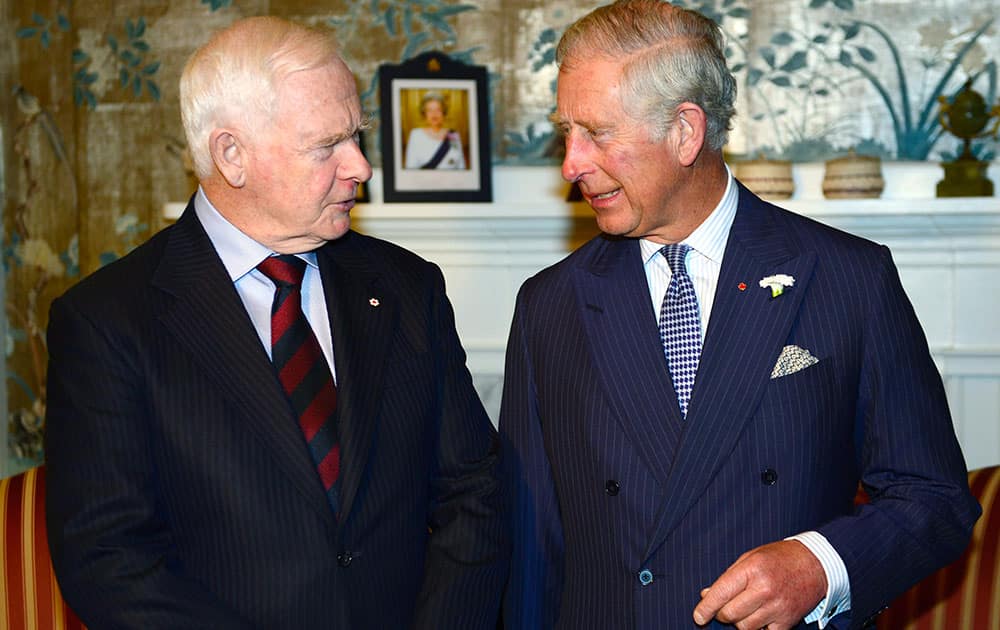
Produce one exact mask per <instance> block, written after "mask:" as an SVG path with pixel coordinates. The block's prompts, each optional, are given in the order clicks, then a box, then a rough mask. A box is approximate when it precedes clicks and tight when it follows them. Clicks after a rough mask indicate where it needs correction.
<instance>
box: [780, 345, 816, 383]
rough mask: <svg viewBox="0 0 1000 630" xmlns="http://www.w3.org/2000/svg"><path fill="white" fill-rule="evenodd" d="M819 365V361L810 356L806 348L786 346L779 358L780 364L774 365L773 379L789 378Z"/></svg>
mask: <svg viewBox="0 0 1000 630" xmlns="http://www.w3.org/2000/svg"><path fill="white" fill-rule="evenodd" d="M817 363H819V359H817V358H816V357H814V356H813V355H812V354H810V353H809V351H808V350H806V349H805V348H800V347H798V346H785V347H784V348H782V349H781V356H780V357H778V362H777V363H775V364H774V369H773V370H771V378H781V377H782V376H788V375H789V374H794V373H796V372H798V371H799V370H804V369H806V368H807V367H809V366H810V365H816V364H817Z"/></svg>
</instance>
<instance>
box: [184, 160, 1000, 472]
mask: <svg viewBox="0 0 1000 630" xmlns="http://www.w3.org/2000/svg"><path fill="white" fill-rule="evenodd" d="M989 172H990V177H991V178H992V179H993V181H994V183H995V188H997V189H998V190H1000V168H998V164H997V163H994V164H993V165H992V166H991V169H990V171H989ZM822 174H823V165H822V164H796V165H793V177H794V180H795V183H796V192H795V194H794V195H793V196H792V198H791V199H787V200H776V201H775V203H777V204H778V205H781V206H784V207H786V208H789V209H790V210H793V211H795V212H799V213H801V214H804V215H806V216H809V217H812V218H814V219H816V220H818V221H821V222H823V223H827V224H829V225H832V226H834V227H837V228H840V229H843V230H846V231H849V232H853V233H855V234H858V235H861V236H864V237H866V238H869V239H872V240H875V241H877V242H881V243H885V244H886V245H888V246H889V247H890V248H891V249H892V252H893V258H894V260H895V261H896V264H897V266H898V268H899V272H900V277H901V279H902V281H903V284H904V286H905V287H906V290H907V292H908V294H909V296H910V300H911V301H912V302H913V305H914V308H915V310H916V312H917V315H918V317H919V318H920V320H921V323H922V324H923V326H924V330H925V332H926V334H927V338H928V341H929V343H930V346H931V353H932V355H933V357H934V360H935V363H936V364H937V366H938V368H939V369H940V370H941V372H942V376H943V379H944V382H945V386H946V388H947V391H948V395H949V404H950V406H951V409H952V414H953V417H954V421H955V427H956V432H957V433H958V435H959V440H960V442H961V443H962V447H963V450H964V451H965V454H966V458H967V462H968V464H969V465H970V466H972V467H976V466H985V465H988V464H994V463H1000V285H998V283H997V277H998V276H1000V269H998V268H1000V198H998V197H996V196H994V197H966V198H949V199H938V198H935V197H934V186H935V185H936V183H937V181H938V180H939V179H940V178H941V174H942V171H941V168H940V166H939V165H937V164H935V163H929V162H910V163H900V162H888V163H883V176H884V178H885V180H886V189H885V191H884V192H883V196H882V198H879V199H838V200H827V199H823V197H822V192H821V184H822ZM368 189H369V193H370V196H371V198H372V201H371V202H370V203H364V204H359V205H358V206H357V207H356V208H355V209H354V211H353V212H352V221H353V225H354V227H355V228H356V229H358V230H360V231H362V232H366V233H369V234H372V235H375V236H379V237H381V238H385V239H388V240H390V241H393V242H395V243H398V244H399V245H401V246H403V247H406V248H408V249H411V250H413V251H415V252H417V253H418V254H420V255H422V256H424V257H425V258H427V259H429V260H432V261H434V262H436V263H437V264H439V265H440V266H441V268H442V271H443V272H444V274H445V278H446V281H447V283H448V295H449V297H450V298H451V301H452V303H453V305H454V307H455V318H456V324H457V326H458V331H459V335H460V336H461V338H462V340H463V344H464V346H465V349H466V353H467V355H468V365H469V369H470V371H471V372H472V373H473V379H474V382H475V384H476V388H477V390H478V391H479V392H480V395H481V396H482V398H483V402H484V404H485V405H486V408H487V411H488V412H489V413H490V417H491V418H493V420H494V421H496V419H497V417H498V412H499V408H500V396H501V392H502V382H503V368H504V364H503V360H504V351H505V347H506V339H507V333H508V329H509V327H510V319H511V316H512V314H513V309H514V300H515V296H516V294H517V290H518V289H519V287H520V285H521V283H522V282H523V281H524V280H525V279H526V278H527V277H529V276H530V275H532V274H534V273H535V272H537V271H538V270H540V269H542V268H543V267H546V266H548V265H550V264H552V263H554V262H556V261H558V260H559V259H561V258H562V257H564V256H565V255H566V254H567V253H569V252H570V251H571V250H572V249H573V248H575V247H576V246H577V245H579V243H580V242H581V241H582V240H583V239H585V238H588V237H589V235H591V234H594V233H596V228H595V226H594V220H593V214H592V213H591V211H590V209H589V208H588V207H587V206H586V204H583V203H567V202H566V201H565V196H566V194H567V191H568V189H569V186H568V185H567V184H566V183H565V182H563V181H562V179H561V178H560V174H559V168H558V167H507V166H495V167H494V168H493V197H494V201H493V202H491V203H411V204H403V203H395V204H384V203H381V200H382V192H381V173H380V172H379V170H378V169H376V171H375V175H374V177H373V179H372V181H371V182H370V183H369V185H368ZM183 206H184V204H183V203H181V204H175V205H170V208H171V211H172V212H177V211H178V210H179V209H183Z"/></svg>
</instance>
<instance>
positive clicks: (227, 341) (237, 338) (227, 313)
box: [153, 204, 333, 524]
mask: <svg viewBox="0 0 1000 630" xmlns="http://www.w3.org/2000/svg"><path fill="white" fill-rule="evenodd" d="M153 283H154V285H156V286H158V287H159V288H161V289H163V290H164V291H167V292H168V293H171V294H173V295H174V296H175V297H176V301H175V302H174V303H173V305H172V306H171V307H170V309H168V310H167V311H166V312H164V313H163V315H162V317H161V321H162V322H163V325H164V326H165V327H166V328H167V330H169V331H170V332H171V333H172V334H173V335H174V338H175V339H176V341H177V343H178V344H179V345H180V346H182V347H184V348H186V349H187V351H188V352H190V353H191V356H193V357H194V358H195V360H196V361H198V362H199V363H200V364H201V367H202V369H203V370H204V371H205V373H206V374H208V375H209V377H210V378H212V380H213V381H214V382H215V383H217V384H218V386H219V390H220V392H221V393H222V395H224V396H225V397H227V398H228V399H230V400H231V401H233V403H234V404H235V406H236V408H237V409H239V410H240V413H241V417H242V418H243V419H244V420H245V422H246V425H247V427H248V428H249V430H250V431H251V432H252V433H253V434H255V435H256V436H257V438H258V439H259V440H260V441H261V442H262V443H263V444H264V445H265V447H266V450H268V451H269V452H271V453H273V454H274V456H275V457H274V459H275V462H276V464H277V466H278V468H279V469H281V470H282V471H283V472H284V473H285V474H286V475H287V476H288V477H289V478H290V479H291V480H292V481H293V482H294V483H295V485H296V486H298V488H299V490H300V491H301V492H302V494H303V496H304V497H305V499H306V500H307V501H308V502H309V503H310V504H311V505H312V506H313V507H314V508H315V509H316V510H317V511H318V512H320V513H321V514H323V515H325V516H326V517H327V518H329V519H330V523H331V524H332V523H333V514H332V512H331V511H330V507H329V504H328V503H327V502H326V498H325V495H324V493H323V488H322V486H321V485H320V482H319V479H318V477H317V475H316V470H315V466H314V464H313V462H312V460H311V458H310V457H309V454H308V451H307V450H306V449H305V447H304V445H303V441H302V434H301V432H300V430H299V428H298V423H297V421H296V419H295V417H294V415H293V413H292V411H291V408H290V406H289V405H288V401H287V400H286V398H285V396H284V393H283V392H282V391H281V388H280V385H279V383H278V380H277V379H276V378H275V375H274V370H273V368H272V367H271V362H270V360H268V357H267V353H266V352H265V351H264V348H263V347H262V346H261V344H260V338H259V337H258V336H257V333H256V331H255V330H254V328H253V324H252V323H251V321H250V317H249V316H248V315H247V313H246V309H245V308H244V306H243V303H242V301H241V300H240V298H239V295H238V294H237V292H236V290H235V288H234V287H233V283H232V281H231V279H230V278H229V275H228V274H227V273H226V270H225V267H224V266H223V265H222V261H221V260H220V259H219V257H218V254H217V253H216V252H215V249H214V247H213V246H212V244H211V241H210V240H209V238H208V235H207V234H206V233H205V231H204V229H203V228H202V226H201V224H200V223H199V222H198V220H197V217H196V215H195V213H194V208H193V206H192V205H191V204H189V205H188V208H187V210H186V211H185V212H184V214H183V215H182V216H181V218H180V219H179V220H178V221H177V223H176V225H175V226H174V229H173V231H172V233H171V235H170V239H169V242H168V244H167V246H166V250H165V252H164V256H163V260H162V262H161V264H160V267H159V268H158V269H157V271H156V274H155V276H154V278H153Z"/></svg>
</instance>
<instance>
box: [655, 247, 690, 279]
mask: <svg viewBox="0 0 1000 630" xmlns="http://www.w3.org/2000/svg"><path fill="white" fill-rule="evenodd" d="M689 251H691V246H690V245H685V244H684V243H671V244H670V245H664V246H663V247H662V248H660V253H661V254H663V257H664V258H666V259H667V264H668V265H670V273H687V267H685V266H684V259H685V258H686V257H687V253H688V252H689Z"/></svg>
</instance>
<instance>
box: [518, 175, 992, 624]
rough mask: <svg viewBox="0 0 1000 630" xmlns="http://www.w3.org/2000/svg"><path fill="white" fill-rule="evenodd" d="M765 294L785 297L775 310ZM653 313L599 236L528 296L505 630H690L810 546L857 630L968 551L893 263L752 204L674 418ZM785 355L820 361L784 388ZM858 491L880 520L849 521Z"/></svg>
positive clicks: (964, 501) (936, 388)
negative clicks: (771, 561)
mask: <svg viewBox="0 0 1000 630" xmlns="http://www.w3.org/2000/svg"><path fill="white" fill-rule="evenodd" d="M775 274H786V275H788V276H791V277H792V278H793V279H794V285H793V286H790V287H787V288H785V290H784V292H783V293H782V294H781V295H779V296H777V297H772V294H771V292H770V291H769V290H767V289H765V288H761V287H760V286H759V282H760V281H761V280H762V279H763V278H766V277H768V276H771V275H775ZM649 298H650V296H649V291H648V288H647V282H646V277H645V274H644V271H643V267H642V261H641V255H640V253H639V244H638V242H637V241H636V240H631V239H620V238H614V237H609V236H607V235H601V236H598V237H597V238H595V239H593V240H592V241H590V242H589V243H587V244H585V245H584V246H582V247H581V248H580V249H579V250H577V251H576V252H574V253H573V254H571V255H570V256H569V257H567V258H566V259H564V260H563V261H561V262H559V263H558V264H556V265H554V266H552V267H550V268H548V269H546V270H543V271H542V272H540V273H539V274H538V275H536V276H534V277H533V278H530V279H529V280H527V281H526V282H525V283H524V285H523V287H522V289H521V291H520V293H519V296H518V300H517V306H516V310H515V314H514V320H513V324H512V327H511V334H510V339H509V343H508V349H507V366H506V372H505V385H504V396H503V404H502V410H501V419H500V431H501V438H502V439H503V440H504V442H505V444H506V445H507V446H509V447H510V448H509V451H510V452H509V457H507V456H505V457H506V461H507V465H506V466H505V469H506V470H507V474H508V479H509V481H510V484H511V486H512V488H513V489H514V514H515V522H514V545H515V546H514V554H513V560H512V571H511V579H510V583H509V584H508V589H507V594H506V599H505V608H504V618H505V621H506V624H507V627H509V628H532V629H538V628H549V627H553V626H556V627H559V628H573V629H583V628H643V629H654V628H656V629H660V628H671V629H675V628H685V627H693V626H694V622H693V620H692V613H693V611H694V608H695V605H696V604H697V603H698V601H699V599H700V596H699V591H700V590H701V589H703V588H705V587H707V586H709V585H711V584H712V582H714V581H715V579H716V578H717V577H718V576H719V575H721V574H722V573H723V571H724V570H725V569H726V568H727V567H728V566H729V565H730V564H732V563H733V562H734V561H735V560H736V559H737V558H738V557H739V556H740V555H741V554H742V553H743V552H746V551H748V550H750V549H752V548H754V547H757V546H759V545H762V544H765V543H769V542H772V541H776V540H781V539H783V538H785V537H787V536H790V535H794V534H797V533H801V532H804V531H809V530H815V531H819V532H820V533H821V534H823V535H824V536H825V537H826V538H827V539H828V540H829V542H830V543H831V544H832V545H833V547H834V548H835V549H836V551H837V552H838V553H839V554H840V556H841V557H842V558H843V560H844V563H845V565H846V567H847V571H848V574H849V579H850V586H851V605H852V609H851V611H850V613H849V614H846V615H841V616H838V617H837V618H836V619H835V622H836V624H837V625H839V626H844V627H846V626H848V625H850V624H852V623H853V625H854V626H855V627H857V626H860V625H861V624H862V623H863V622H865V621H866V620H867V619H868V618H869V617H870V616H871V615H873V614H874V613H876V612H877V611H878V610H879V609H880V608H881V607H882V606H883V605H884V604H885V602H887V601H889V600H890V599H891V598H892V597H893V596H894V595H896V594H898V593H900V592H901V591H902V590H904V589H905V588H906V587H907V586H908V585H909V584H910V583H911V582H914V581H916V580H917V579H919V578H920V577H921V576H923V575H925V574H927V573H928V572H930V571H931V569H932V568H934V567H936V566H938V565H940V564H943V563H945V562H947V561H948V560H950V559H952V558H954V557H956V556H957V555H958V554H959V553H960V552H961V550H962V549H963V548H964V547H965V545H966V543H967V541H968V538H969V535H970V531H971V527H972V524H973V523H974V522H975V519H976V518H977V516H978V514H979V511H978V505H977V504H976V503H975V501H974V499H972V498H971V496H970V495H969V492H968V486H967V483H966V475H965V464H964V461H963V458H962V454H961V452H960V449H959V447H958V445H957V442H956V439H955V435H954V431H953V428H952V423H951V421H950V417H949V412H948V408H947V404H946V401H945V395H944V390H943V387H942V383H941V379H940V376H939V374H938V373H937V371H936V369H935V366H934V364H933V362H932V360H931V358H930V355H929V352H928V347H927V343H926V340H925V336H924V334H923V332H922V330H921V328H920V326H919V324H918V322H917V318H916V317H915V314H914V312H913V309H912V307H911V305H910V302H909V301H908V299H907V298H906V296H905V294H904V292H903V288H902V286H901V284H900V281H899V278H898V274H897V272H896V269H895V267H894V265H893V262H892V260H891V257H890V254H889V251H888V250H887V249H886V248H885V247H881V246H878V245H875V244H873V243H871V242H868V241H865V240H863V239H860V238H857V237H854V236H851V235H848V234H846V233H843V232H839V231H836V230H834V229H832V228H829V227H826V226H823V225H821V224H819V223H817V222H814V221H812V220H809V219H806V218H804V217H801V216H798V215H795V214H792V213H790V212H787V211H785V210H782V209H779V208H777V207H775V206H773V205H770V204H768V203H765V202H763V201H761V200H760V199H759V198H757V197H756V196H754V195H753V194H752V193H750V192H749V191H748V190H747V189H746V188H744V187H742V186H740V189H739V204H738V210H737V213H736V217H735V220H734V223H733V226H732V228H731V231H730V234H729V238H728V241H727V245H726V249H725V255H724V259H723V262H722V267H721V271H720V277H719V282H718V289H717V292H716V295H715V301H714V306H713V310H712V313H711V319H710V322H709V324H708V327H707V331H706V337H705V341H704V345H703V350H702V354H701V360H700V364H699V367H698V373H697V378H696V381H695V385H694V390H693V392H692V396H691V400H690V406H689V408H688V414H687V417H686V419H683V420H682V419H681V416H680V411H679V409H678V404H677V400H676V395H675V394H674V390H673V386H672V384H671V379H670V374H669V371H668V368H667V364H666V360H665V357H664V352H663V347H662V345H661V341H660V338H659V335H658V329H657V319H656V318H657V315H656V313H654V311H653V309H652V307H651V303H650V299H649ZM787 346H793V348H790V349H789V350H786V347H787ZM794 347H797V348H798V349H801V350H805V351H808V353H810V354H811V355H812V356H813V357H814V358H816V359H818V361H817V362H816V363H815V364H813V365H810V366H808V367H805V368H804V369H800V370H797V371H791V372H790V373H787V374H785V375H781V376H779V375H778V374H773V373H774V372H775V370H774V368H775V365H776V363H777V362H778V359H779V356H781V355H782V353H783V352H786V353H787V352H789V351H793V352H799V350H797V349H796V348H794ZM859 479H860V480H861V481H862V482H863V483H864V486H865V487H866V489H867V490H868V493H869V494H870V495H871V498H872V501H871V503H870V504H869V505H866V506H864V507H861V508H855V507H854V505H853V499H854V497H855V494H856V490H857V487H858V482H859Z"/></svg>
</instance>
